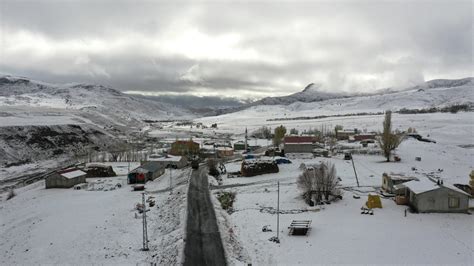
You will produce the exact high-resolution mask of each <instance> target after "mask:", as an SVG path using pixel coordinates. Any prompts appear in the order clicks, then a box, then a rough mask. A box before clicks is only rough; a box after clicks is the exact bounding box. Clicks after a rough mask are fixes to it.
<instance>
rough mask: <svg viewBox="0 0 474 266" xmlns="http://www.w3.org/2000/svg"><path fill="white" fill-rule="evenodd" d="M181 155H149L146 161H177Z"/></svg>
mask: <svg viewBox="0 0 474 266" xmlns="http://www.w3.org/2000/svg"><path fill="white" fill-rule="evenodd" d="M182 158H183V156H173V155H167V156H162V157H151V155H150V156H149V157H148V161H151V162H179V161H181V159H182Z"/></svg>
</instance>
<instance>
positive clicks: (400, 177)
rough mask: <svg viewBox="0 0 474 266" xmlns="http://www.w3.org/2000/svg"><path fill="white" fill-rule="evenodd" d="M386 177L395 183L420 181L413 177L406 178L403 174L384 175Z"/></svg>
mask: <svg viewBox="0 0 474 266" xmlns="http://www.w3.org/2000/svg"><path fill="white" fill-rule="evenodd" d="M384 176H387V177H388V178H390V179H392V180H394V181H411V180H418V178H416V177H413V176H406V175H403V174H394V173H390V174H387V173H384Z"/></svg>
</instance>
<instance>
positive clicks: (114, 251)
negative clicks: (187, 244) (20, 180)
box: [0, 163, 189, 265]
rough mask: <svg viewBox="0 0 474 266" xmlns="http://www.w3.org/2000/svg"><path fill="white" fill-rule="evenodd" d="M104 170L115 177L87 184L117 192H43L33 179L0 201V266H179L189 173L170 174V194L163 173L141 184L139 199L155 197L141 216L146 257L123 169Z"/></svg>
mask: <svg viewBox="0 0 474 266" xmlns="http://www.w3.org/2000/svg"><path fill="white" fill-rule="evenodd" d="M111 165H112V166H113V168H114V171H115V172H117V174H118V175H119V176H117V177H112V178H100V179H96V178H90V179H88V180H87V181H88V182H91V183H96V186H95V187H100V186H101V185H102V186H103V184H107V183H110V184H116V183H121V184H123V187H122V188H119V189H115V190H110V191H87V190H73V189H45V188H44V181H41V182H37V183H35V184H32V185H29V186H26V187H24V188H22V189H19V190H16V193H17V194H18V195H17V196H15V197H14V198H12V199H10V200H8V201H3V202H0V235H1V241H0V254H1V255H0V264H1V265H17V264H22V265H33V264H63V265H64V264H78V265H86V264H96V263H100V264H117V263H119V264H136V263H150V262H156V263H158V264H160V265H171V264H179V263H180V262H181V257H182V254H181V253H182V250H183V247H184V246H183V238H184V235H183V234H184V222H185V220H186V219H185V212H186V191H187V180H188V177H189V170H174V171H173V173H172V174H173V177H174V178H173V193H172V194H171V195H170V193H169V191H167V190H166V189H167V188H168V187H169V173H168V172H166V173H165V174H164V175H163V176H161V177H160V178H158V179H157V180H155V181H153V182H149V183H147V185H146V188H147V191H148V193H147V198H148V196H153V197H155V201H156V206H154V207H151V208H150V209H151V210H150V211H149V212H148V213H147V215H148V235H149V240H150V242H149V245H150V251H148V252H144V251H141V250H140V249H141V247H142V220H141V216H140V215H139V216H138V218H136V217H135V215H136V213H137V211H136V210H135V209H134V208H135V204H136V203H139V202H141V193H140V192H133V191H132V189H131V186H130V185H127V184H126V177H125V174H126V173H127V171H128V164H127V163H111ZM136 166H137V164H136V163H134V164H132V165H131V167H132V168H133V167H136Z"/></svg>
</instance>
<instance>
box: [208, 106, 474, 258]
mask: <svg viewBox="0 0 474 266" xmlns="http://www.w3.org/2000/svg"><path fill="white" fill-rule="evenodd" d="M234 115H235V117H232V116H230V115H229V116H228V117H227V119H224V118H222V120H221V121H220V122H218V123H219V128H220V129H219V130H222V131H227V130H228V131H234V132H238V128H240V129H245V126H249V127H253V128H258V127H260V126H261V125H268V124H269V122H265V121H264V120H265V117H258V116H257V115H254V116H249V117H246V118H242V117H241V116H240V114H234ZM218 118H219V119H220V117H218ZM382 121H383V117H382V116H361V117H349V118H328V119H322V120H300V121H281V122H280V121H279V122H276V123H277V125H279V124H280V123H281V124H283V125H285V126H286V127H287V128H292V127H296V128H298V129H300V130H303V129H309V128H318V127H321V125H322V124H325V125H328V124H331V125H332V128H333V127H334V126H335V125H336V124H340V125H343V126H344V128H359V129H367V130H369V131H371V130H376V131H378V130H381V128H382ZM392 121H393V124H394V128H398V129H402V130H406V129H407V128H408V127H414V128H416V129H417V130H418V132H419V133H420V134H422V135H424V136H427V135H429V137H430V138H432V139H435V140H436V141H437V143H426V142H420V141H417V140H414V139H407V140H405V141H404V142H402V144H401V145H400V146H399V148H398V149H397V150H396V153H397V154H398V155H400V157H401V158H402V161H401V162H397V163H395V162H390V163H386V162H384V158H383V157H382V156H380V155H353V158H354V163H355V167H356V170H357V174H358V178H359V182H360V186H361V187H360V188H357V187H356V186H357V182H356V179H355V175H354V170H353V168H352V164H351V162H350V161H346V160H343V158H342V155H338V156H334V157H332V158H312V156H303V155H292V154H289V157H290V158H291V160H292V162H293V163H292V164H282V165H279V167H280V172H279V173H276V174H266V175H261V176H256V177H250V178H246V177H241V178H226V177H225V176H224V178H223V184H224V185H229V186H232V185H234V187H231V188H226V190H228V191H234V192H236V193H237V197H236V202H235V204H234V208H235V212H234V213H232V214H231V215H229V216H228V218H227V219H226V220H224V219H221V222H222V226H226V227H230V228H232V232H233V234H235V235H237V236H238V239H239V241H240V243H241V245H242V246H243V247H244V248H245V250H246V251H245V252H246V254H249V257H250V259H249V260H250V261H251V262H252V263H253V264H257V265H270V264H291V265H294V264H303V265H308V264H374V263H375V264H386V263H395V264H417V263H424V264H465V265H470V264H472V262H473V261H474V260H473V259H474V257H473V254H474V238H473V235H474V227H473V225H474V217H473V216H472V215H467V214H412V213H408V215H407V217H405V216H404V212H405V207H404V206H401V205H396V204H395V203H394V202H393V200H391V199H382V204H383V208H382V209H376V210H375V214H374V215H373V216H371V215H361V214H360V208H361V207H362V205H364V203H365V201H366V200H367V194H368V193H369V192H371V191H376V190H377V188H379V187H381V185H382V174H383V173H384V172H388V173H390V172H393V173H403V174H406V175H410V176H415V177H418V178H420V179H426V178H427V175H434V176H438V177H441V178H443V179H444V180H445V182H446V183H468V180H469V173H470V172H471V170H473V169H474V160H473V159H474V158H473V155H474V150H473V149H472V148H465V146H464V147H461V146H460V145H468V146H469V145H472V144H473V142H474V138H473V132H474V131H473V124H474V116H473V115H472V113H458V114H441V113H437V114H424V115H394V116H393V118H392ZM249 124H250V125H249ZM242 131H243V130H242ZM351 145H354V144H351ZM355 145H357V144H355ZM415 157H421V158H422V160H421V161H416V160H415ZM320 161H327V162H330V163H333V164H334V165H335V167H336V170H337V174H338V176H340V177H341V179H342V181H341V185H342V186H343V187H346V191H345V194H344V198H343V200H340V201H338V202H336V203H333V204H331V205H327V206H326V207H325V209H324V210H320V211H317V212H314V211H307V209H308V208H307V205H306V204H305V203H304V201H303V199H302V198H301V196H300V194H301V192H300V190H299V189H298V188H297V185H296V179H297V177H298V175H299V174H300V173H301V170H299V169H298V167H299V166H300V164H301V163H306V164H314V163H318V162H320ZM226 168H227V171H229V172H233V171H238V170H240V162H231V163H227V164H226ZM413 169H416V170H413ZM277 181H280V189H281V191H280V209H281V210H282V211H283V213H284V214H281V215H280V239H281V243H280V244H275V243H274V242H270V241H268V239H269V238H270V237H272V236H274V235H276V232H275V230H276V215H275V212H274V211H275V208H276V200H277V193H276V190H277ZM245 184H246V186H240V185H245ZM237 185H239V186H237ZM217 191H218V190H217ZM217 191H214V192H217ZM354 194H356V195H359V196H361V198H360V199H354V198H353V197H352V196H353V195H354ZM471 204H472V200H471ZM306 219H309V220H312V229H311V231H310V233H309V235H308V236H302V237H301V236H289V235H288V229H287V227H288V226H289V225H290V223H291V221H292V220H306ZM229 224H230V225H229ZM264 225H270V226H271V228H272V229H273V232H270V233H268V232H267V233H264V232H262V230H261V229H262V226H264ZM234 245H237V244H234ZM242 261H244V262H249V261H247V260H245V259H243V260H242Z"/></svg>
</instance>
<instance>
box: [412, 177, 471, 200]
mask: <svg viewBox="0 0 474 266" xmlns="http://www.w3.org/2000/svg"><path fill="white" fill-rule="evenodd" d="M404 184H405V186H406V187H407V188H408V189H410V190H411V191H413V193H415V194H421V193H425V192H428V191H432V190H436V189H439V188H441V187H445V188H447V189H451V190H454V191H456V192H459V193H462V194H465V195H468V196H469V194H468V193H466V192H464V191H462V190H461V189H459V188H457V187H455V186H454V185H451V184H447V183H444V184H442V185H438V184H437V183H435V182H432V181H430V180H426V179H421V180H420V181H416V180H413V181H410V182H406V183H404Z"/></svg>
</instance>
